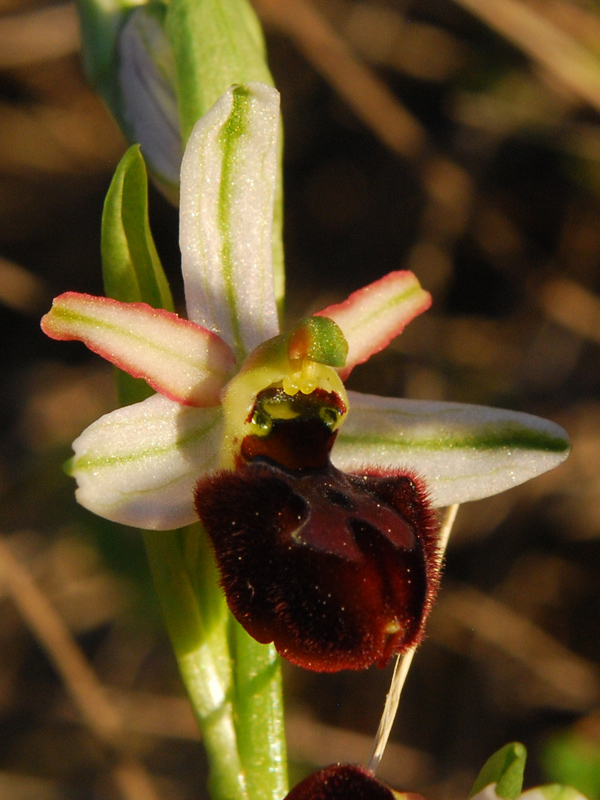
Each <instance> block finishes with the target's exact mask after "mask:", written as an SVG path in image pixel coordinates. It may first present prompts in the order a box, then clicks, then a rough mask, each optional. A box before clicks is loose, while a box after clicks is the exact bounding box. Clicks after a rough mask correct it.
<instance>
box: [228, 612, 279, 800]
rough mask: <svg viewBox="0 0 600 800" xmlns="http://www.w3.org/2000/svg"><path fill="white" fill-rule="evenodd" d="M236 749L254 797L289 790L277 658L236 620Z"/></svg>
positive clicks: (269, 799)
mask: <svg viewBox="0 0 600 800" xmlns="http://www.w3.org/2000/svg"><path fill="white" fill-rule="evenodd" d="M231 625H232V639H233V647H235V660H234V680H235V689H236V709H237V720H236V722H237V732H238V747H239V752H240V756H241V759H242V763H243V764H244V768H245V773H246V785H247V787H248V794H249V796H250V797H251V798H252V800H280V798H281V797H283V796H284V795H285V794H286V792H287V770H286V747H285V731H284V725H283V698H282V692H281V666H280V659H279V656H278V655H277V653H276V651H275V648H274V646H273V645H272V644H269V645H264V644H259V643H258V642H257V641H255V640H254V639H253V638H252V637H251V636H249V635H248V634H247V633H246V631H245V630H244V629H243V628H242V626H241V625H239V623H237V622H236V621H235V620H234V619H232V621H231Z"/></svg>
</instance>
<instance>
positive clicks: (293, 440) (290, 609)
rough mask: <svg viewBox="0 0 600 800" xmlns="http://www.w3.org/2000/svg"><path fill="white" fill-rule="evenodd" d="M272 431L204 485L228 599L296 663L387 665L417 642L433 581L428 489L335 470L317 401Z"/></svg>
mask: <svg viewBox="0 0 600 800" xmlns="http://www.w3.org/2000/svg"><path fill="white" fill-rule="evenodd" d="M312 412H314V413H312ZM290 413H291V412H290V411H289V408H287V409H286V414H288V416H289V415H290ZM267 427H268V432H267V434H266V435H265V436H264V437H247V438H252V439H253V440H254V439H255V438H257V441H252V442H251V443H250V445H249V446H248V447H247V448H246V453H245V456H246V458H247V459H248V461H249V463H246V464H243V465H242V466H240V467H239V468H238V469H237V470H235V471H234V472H231V471H221V472H217V473H213V474H209V475H208V476H206V477H204V478H202V479H201V480H200V482H199V483H198V485H197V488H196V507H197V509H198V515H199V517H200V519H201V520H202V522H203V523H204V525H205V527H206V529H207V531H208V533H209V535H210V537H211V539H212V542H213V545H214V548H215V553H216V556H217V561H218V565H219V569H220V572H221V581H222V585H223V588H224V590H225V593H226V596H227V601H228V603H229V606H230V608H231V610H232V612H233V614H234V616H235V617H236V619H237V620H238V621H239V622H240V623H241V624H242V625H243V626H244V628H245V629H246V630H247V631H248V633H250V635H251V636H253V637H254V638H255V639H257V640H258V641H259V642H265V643H266V642H274V643H275V646H276V648H277V650H278V651H279V652H280V653H281V655H283V656H285V658H287V659H288V660H289V661H291V662H293V663H295V664H299V665H300V666H303V667H307V668H308V669H314V670H320V671H336V670H340V669H363V668H364V667H368V666H370V665H371V664H373V663H377V664H379V665H380V666H383V665H385V664H386V663H387V661H388V660H389V658H390V657H391V656H392V655H394V654H395V653H398V652H403V651H405V650H406V649H408V648H409V647H410V646H411V645H413V644H415V643H416V642H417V641H418V640H419V639H420V637H421V636H422V632H423V624H424V619H425V617H426V615H427V612H428V610H429V607H430V605H431V602H432V598H433V596H434V594H435V591H436V588H437V578H438V572H439V559H438V555H437V550H436V525H435V519H434V516H433V513H432V511H431V509H430V507H429V505H428V504H427V502H426V499H425V494H424V492H423V489H422V487H421V486H420V484H419V481H418V480H417V479H416V478H413V477H411V476H408V475H405V474H393V475H378V474H370V473H369V472H368V471H365V472H366V474H362V475H348V474H345V473H343V472H341V471H340V470H338V469H336V468H335V467H334V466H333V465H332V464H331V462H330V461H329V456H328V453H329V450H330V448H331V444H332V443H333V439H334V438H335V434H332V432H331V430H330V428H329V425H328V422H327V420H325V421H324V420H321V419H320V418H319V416H318V414H317V413H316V412H315V411H314V408H312V411H311V413H307V414H299V415H298V416H295V417H294V416H292V418H286V419H275V420H269V425H268V426H267ZM307 443H308V444H307ZM246 444H247V441H246V440H244V445H246ZM306 444H307V446H305V445H306ZM271 445H272V446H271ZM298 453H300V454H304V455H305V457H306V459H307V461H308V466H305V464H306V461H305V460H303V459H302V458H298V456H297V454H298Z"/></svg>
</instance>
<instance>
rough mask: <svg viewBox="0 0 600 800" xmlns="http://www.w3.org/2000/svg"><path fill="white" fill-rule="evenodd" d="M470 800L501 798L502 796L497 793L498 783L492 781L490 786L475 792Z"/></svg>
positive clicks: (498, 799)
mask: <svg viewBox="0 0 600 800" xmlns="http://www.w3.org/2000/svg"><path fill="white" fill-rule="evenodd" d="M469 800H501V798H500V797H499V796H498V795H497V794H496V784H495V783H490V785H489V786H486V787H485V789H482V790H481V791H480V792H477V794H474V795H473V797H470V798H469Z"/></svg>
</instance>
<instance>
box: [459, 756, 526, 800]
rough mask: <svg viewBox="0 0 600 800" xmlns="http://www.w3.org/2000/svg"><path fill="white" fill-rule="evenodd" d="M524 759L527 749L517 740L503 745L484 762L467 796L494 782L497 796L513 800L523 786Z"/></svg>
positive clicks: (471, 795)
mask: <svg viewBox="0 0 600 800" xmlns="http://www.w3.org/2000/svg"><path fill="white" fill-rule="evenodd" d="M526 759H527V751H526V749H525V747H524V746H523V745H522V744H520V743H519V742H511V743H510V744H506V745H504V747H502V748H500V750H498V752H496V753H494V755H493V756H491V757H490V758H488V760H487V761H486V762H485V764H484V765H483V767H482V769H481V772H480V773H479V775H478V776H477V779H476V781H475V783H474V784H473V788H472V789H471V792H470V794H469V797H470V798H471V797H473V796H474V795H476V794H479V792H481V791H482V790H483V789H485V787H486V786H489V785H490V784H493V783H495V784H496V794H497V795H498V797H502V798H504V800H515V798H517V797H518V796H519V795H520V794H521V790H522V788H523V773H524V771H525V761H526Z"/></svg>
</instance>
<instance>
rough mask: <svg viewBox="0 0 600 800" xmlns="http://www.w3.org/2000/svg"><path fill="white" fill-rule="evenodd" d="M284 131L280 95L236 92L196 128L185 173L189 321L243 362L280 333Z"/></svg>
mask: <svg viewBox="0 0 600 800" xmlns="http://www.w3.org/2000/svg"><path fill="white" fill-rule="evenodd" d="M278 129H279V94H278V92H277V91H276V90H275V89H272V88H270V87H268V86H266V85H264V84H261V83H249V84H247V85H245V86H237V87H232V88H231V89H230V90H229V91H228V92H226V93H225V94H224V95H223V96H222V97H221V98H220V99H219V100H218V101H217V102H216V103H215V105H214V106H213V107H212V108H211V110H210V111H209V112H208V113H207V114H205V115H204V116H203V117H202V118H201V119H200V120H199V121H198V122H197V123H196V126H195V128H194V130H193V131H192V134H191V136H190V139H189V142H188V145H187V147H186V151H185V154H184V157H183V162H182V166H181V199H180V208H181V222H180V245H181V254H182V267H183V277H184V281H185V292H186V300H187V310H188V315H189V317H190V319H193V320H194V322H198V323H199V324H201V325H204V326H205V327H207V328H210V329H211V330H214V331H215V332H217V333H218V334H219V335H220V336H221V337H222V338H223V339H225V341H226V342H228V344H230V345H231V346H232V347H233V349H234V350H235V351H236V354H237V355H238V357H240V358H242V357H244V356H245V355H246V354H247V353H248V352H250V351H251V350H253V349H254V348H255V347H256V346H257V345H259V344H260V343H261V342H262V341H264V340H265V339H270V338H271V337H272V336H275V335H276V334H277V331H278V324H277V308H276V304H275V292H274V287H273V265H272V229H273V202H274V195H275V184H276V175H277V139H278Z"/></svg>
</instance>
